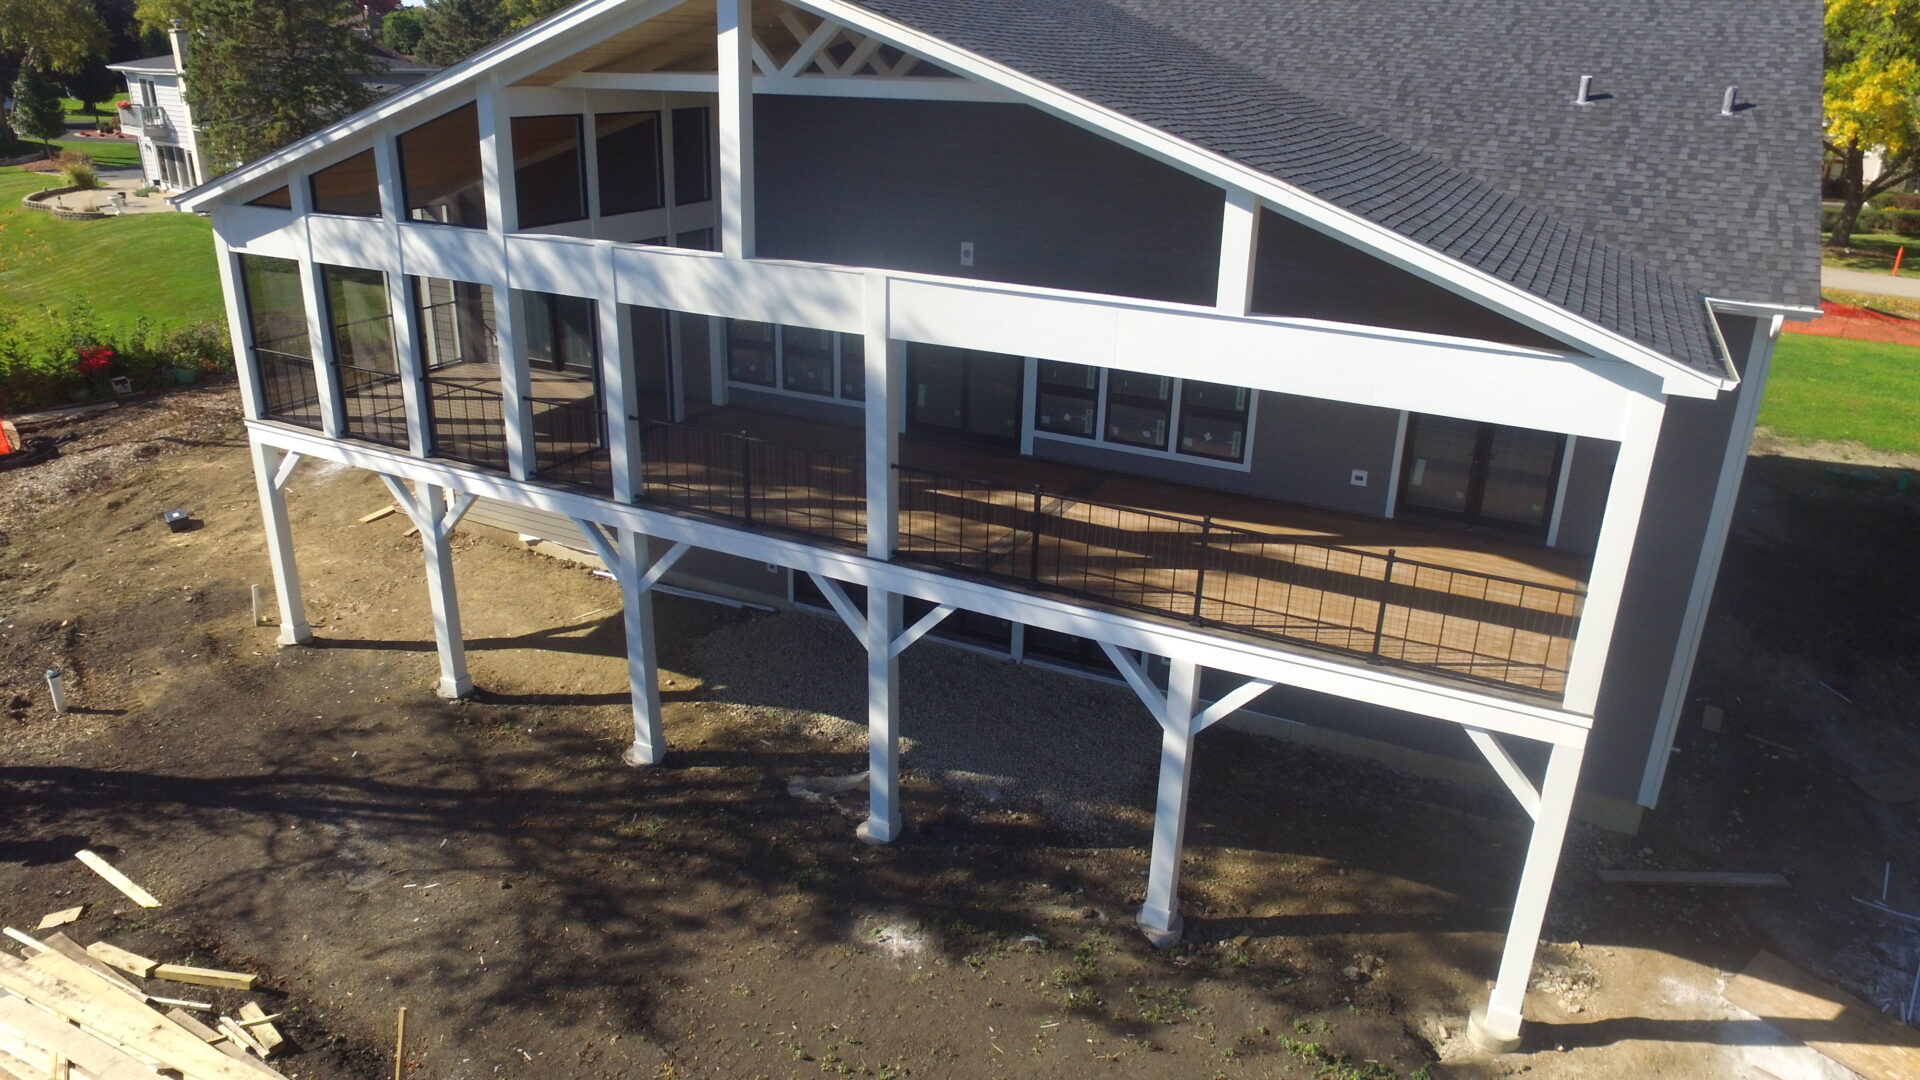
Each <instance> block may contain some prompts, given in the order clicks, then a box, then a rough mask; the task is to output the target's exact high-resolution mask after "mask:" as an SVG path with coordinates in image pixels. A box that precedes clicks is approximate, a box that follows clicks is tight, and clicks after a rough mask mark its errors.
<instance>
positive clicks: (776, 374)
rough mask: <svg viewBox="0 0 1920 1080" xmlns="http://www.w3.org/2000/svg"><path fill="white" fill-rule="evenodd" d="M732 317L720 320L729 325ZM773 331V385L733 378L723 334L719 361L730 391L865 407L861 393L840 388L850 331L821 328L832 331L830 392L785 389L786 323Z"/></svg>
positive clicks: (774, 327)
mask: <svg viewBox="0 0 1920 1080" xmlns="http://www.w3.org/2000/svg"><path fill="white" fill-rule="evenodd" d="M735 321H736V320H733V319H723V320H721V322H722V323H723V324H728V325H730V324H731V323H733V322H735ZM737 321H740V322H757V321H758V320H755V319H741V320H737ZM797 329H800V330H818V329H819V328H818V327H813V326H802V327H797ZM773 331H774V332H773V385H772V386H768V385H767V384H766V383H757V382H743V381H741V380H739V379H736V378H734V377H733V357H732V355H731V353H730V351H729V350H728V349H727V342H726V340H725V339H724V338H723V339H722V340H721V349H720V359H721V362H722V363H723V364H724V365H725V366H726V378H727V388H728V389H729V390H730V391H731V390H746V391H749V392H751V393H755V394H775V395H777V396H779V397H784V398H793V399H794V400H796V401H814V402H821V403H824V404H828V405H843V406H846V407H847V408H850V409H859V408H864V407H865V406H866V399H865V398H864V397H862V398H850V397H843V396H841V390H842V389H844V388H845V387H846V385H847V384H846V381H845V377H844V370H845V369H844V366H843V365H844V362H845V357H844V355H843V352H842V343H843V342H844V341H845V340H846V339H847V338H848V337H849V336H850V335H847V334H842V333H839V332H838V331H834V330H823V331H821V333H826V334H832V335H833V393H831V394H809V393H807V392H806V391H805V390H789V389H787V385H786V383H787V327H786V324H784V323H774V324H773Z"/></svg>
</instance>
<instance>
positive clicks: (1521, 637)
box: [637, 408, 1586, 696]
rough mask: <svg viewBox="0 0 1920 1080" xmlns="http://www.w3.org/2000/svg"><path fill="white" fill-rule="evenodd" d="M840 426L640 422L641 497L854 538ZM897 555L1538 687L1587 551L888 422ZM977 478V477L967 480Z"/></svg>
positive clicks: (857, 483)
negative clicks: (1062, 459)
mask: <svg viewBox="0 0 1920 1080" xmlns="http://www.w3.org/2000/svg"><path fill="white" fill-rule="evenodd" d="M860 440H861V432H860V430H859V429H857V428H850V427H841V426H837V425H831V424H820V423H810V422H807V421H802V420H798V419H795V418H793V417H789V416H781V415H773V414H768V413H761V412H754V411H750V410H745V409H739V408H716V409H709V410H708V411H706V412H704V413H700V414H697V415H695V416H693V417H692V418H690V420H689V421H688V422H687V423H684V424H668V423H659V422H652V423H647V424H644V425H642V435H641V458H642V462H643V465H642V476H643V484H642V491H640V492H638V493H637V494H638V496H639V497H640V498H641V499H642V500H643V501H646V502H650V503H654V504H657V505H662V506H668V507H673V508H677V509H681V510H687V511H692V512H695V513H699V514H702V515H710V516H714V517H719V518H725V519H730V520H735V521H740V522H746V523H751V524H752V525H754V526H756V527H759V528H766V529H775V530H782V531H788V532H793V533H798V534H804V535H807V536H810V537H814V538H819V539H823V540H826V541H829V542H833V543H838V544H845V545H849V546H859V545H863V544H864V543H865V541H866V498H865V485H866V468H865V458H864V456H863V454H862V446H861V442H860ZM900 460H901V464H900V466H899V469H898V476H899V491H900V496H899V497H900V518H899V522H898V525H899V556H898V557H899V558H902V559H905V560H910V561H914V562H920V563H924V564H926V565H928V566H931V567H936V568H939V569H941V570H946V571H952V572H959V573H962V574H966V575H970V576H978V577H983V578H988V579H992V580H994V581H996V582H1000V583H1005V584H1012V585H1016V586H1019V587H1023V588H1028V589H1032V590H1035V591H1038V592H1043V593H1059V594H1063V595H1068V596H1072V597H1075V598H1078V599H1081V600H1085V601H1090V602H1092V603H1095V604H1097V605H1101V606H1106V607H1112V608H1116V609H1121V610H1127V611H1136V612H1143V613H1148V614H1152V615H1157V616H1162V617H1166V618H1171V619H1177V620H1180V621H1182V622H1186V623H1190V624H1193V625H1199V626H1206V627H1210V628H1214V629H1219V630H1225V631H1229V632H1239V633H1246V634H1250V635H1254V636H1257V637H1262V638H1271V639H1277V640H1282V641H1287V642H1290V643H1295V644H1302V645H1308V646H1313V647H1316V648H1321V649H1326V650H1330V651H1334V652H1337V653H1341V654H1344V655H1348V656H1355V657H1361V658H1364V659H1366V660H1367V661H1368V662H1371V663H1379V664H1384V665H1391V666H1395V667H1403V668H1414V669H1421V670H1426V671H1430V672H1436V673H1441V674H1445V675H1449V676H1455V677H1461V678H1466V679H1471V680H1474V681H1476V682H1480V683H1486V684H1492V685H1496V686H1501V687H1506V688H1511V689H1517V690H1522V691H1527V692H1532V693H1538V694H1544V695H1548V696H1558V695H1559V694H1561V693H1562V692H1563V691H1564V690H1565V684H1566V672H1567V664H1568V659H1569V656H1570V653H1571V649H1572V640H1573V635H1574V631H1575V628H1576V627H1577V625H1578V621H1579V616H1580V610H1581V605H1582V602H1583V599H1584V595H1585V594H1584V589H1583V582H1584V575H1585V573H1586V567H1585V564H1584V561H1583V560H1581V559H1578V558H1575V557H1571V556H1567V555H1564V554H1561V553H1558V552H1553V551H1549V550H1546V549H1542V548H1539V547H1535V546H1532V545H1529V544H1525V543H1520V542H1503V541H1499V540H1493V539H1488V538H1485V537H1481V536H1476V535H1470V534H1467V533H1464V532H1456V531H1453V530H1448V529H1443V528H1436V527H1432V526H1422V525H1410V524H1406V523H1403V522H1394V521H1385V520H1377V519H1372V518H1364V517H1357V516H1352V515H1346V514H1340V513H1335V512H1331V511H1321V510H1314V509H1310V508H1305V507H1299V506H1293V505H1289V504H1284V503H1277V502H1270V501H1266V500H1260V499H1254V498H1249V497H1245V496H1238V495H1230V494H1225V493H1221V492H1214V491H1207V490H1203V489H1198V488H1192V487H1185V486H1182V485H1177V484H1171V483H1164V482H1160V481H1154V480H1145V479H1142V478H1139V477H1133V476H1126V475H1121V474H1115V473H1106V472H1102V471H1100V470H1096V469H1088V468H1082V467H1078V466H1072V465H1065V464H1059V463H1053V462H1046V461H1040V460H1036V459H1033V458H1029V457H1022V456H1020V455H1018V454H1015V453H1012V452H1010V451H1008V452H1001V451H994V450H991V449H985V448H974V447H964V446H957V445H954V444H950V443H944V442H941V443H930V442H921V441H918V440H914V439H904V440H902V443H901V449H900ZM983 478H989V479H983Z"/></svg>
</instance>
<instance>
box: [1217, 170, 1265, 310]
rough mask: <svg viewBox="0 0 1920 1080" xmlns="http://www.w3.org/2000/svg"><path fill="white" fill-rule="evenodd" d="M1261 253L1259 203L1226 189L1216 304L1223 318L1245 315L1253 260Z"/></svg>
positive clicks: (1250, 299)
mask: <svg viewBox="0 0 1920 1080" xmlns="http://www.w3.org/2000/svg"><path fill="white" fill-rule="evenodd" d="M1259 250H1260V200H1259V199H1258V198H1255V197H1254V195H1253V193H1252V192H1250V191H1242V190H1240V189H1239V188H1228V189H1227V197H1226V205H1225V208H1224V212H1223V214H1222V217H1221V222H1220V281H1219V293H1218V299H1217V300H1216V305H1217V306H1218V307H1219V308H1220V312H1221V314H1223V315H1245V314H1247V311H1248V309H1249V308H1250V307H1251V306H1252V304H1253V267H1254V259H1255V258H1256V257H1257V256H1258V254H1259Z"/></svg>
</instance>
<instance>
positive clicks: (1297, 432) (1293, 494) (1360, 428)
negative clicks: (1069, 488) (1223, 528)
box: [1033, 393, 1400, 517]
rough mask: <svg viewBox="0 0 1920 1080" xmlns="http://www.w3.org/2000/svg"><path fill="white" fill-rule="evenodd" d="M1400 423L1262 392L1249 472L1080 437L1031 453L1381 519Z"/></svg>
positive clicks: (1362, 408) (1354, 408)
mask: <svg viewBox="0 0 1920 1080" xmlns="http://www.w3.org/2000/svg"><path fill="white" fill-rule="evenodd" d="M1399 420H1400V414H1399V413H1397V412H1395V411H1394V410H1392V409H1380V408H1374V407H1372V406H1369V405H1347V404H1343V403H1341V402H1337V401H1320V400H1316V399H1313V398H1305V397H1297V396H1295V395H1292V394H1275V393H1264V394H1261V395H1260V396H1259V398H1258V404H1257V406H1256V411H1255V418H1254V426H1253V454H1252V459H1251V460H1252V463H1253V468H1252V469H1250V470H1249V471H1247V472H1240V471H1237V470H1234V469H1223V468H1219V467H1217V466H1210V465H1201V464H1194V463H1189V462H1185V461H1180V460H1177V459H1171V458H1160V457H1149V456H1146V455H1143V454H1130V453H1127V452H1125V451H1120V450H1113V449H1109V448H1106V447H1103V446H1102V445H1100V444H1099V443H1094V442H1081V441H1078V440H1063V439H1047V438H1036V439H1034V440H1033V456H1034V457H1037V458H1044V459H1046V460H1049V461H1064V462H1069V463H1072V464H1075V465H1084V466H1086V467H1088V468H1098V469H1111V470H1113V471H1114V472H1120V473H1127V474H1130V475H1134V476H1147V477H1152V478H1154V479H1156V480H1167V481H1172V482H1175V483H1181V484H1192V485H1194V486H1196V487H1207V488H1214V489H1217V490H1220V491H1235V492H1241V493H1244V494H1247V495H1253V496H1257V497H1259V498H1262V499H1278V500H1280V501H1282V502H1292V503H1303V504H1306V505H1309V506H1324V507H1328V508H1330V509H1334V510H1345V511H1349V512H1352V513H1356V514H1371V515H1373V516H1375V517H1378V516H1380V515H1382V514H1384V513H1386V506H1387V474H1388V472H1389V471H1390V470H1391V469H1392V467H1393V450H1394V446H1393V437H1394V433H1395V432H1396V431H1397V430H1398V425H1399ZM1354 469H1365V470H1367V474H1368V476H1367V486H1366V487H1354V486H1353V485H1352V484H1350V483H1349V482H1348V481H1349V478H1350V475H1351V473H1352V470H1354Z"/></svg>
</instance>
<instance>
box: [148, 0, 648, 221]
mask: <svg viewBox="0 0 1920 1080" xmlns="http://www.w3.org/2000/svg"><path fill="white" fill-rule="evenodd" d="M682 2H683V0H645V2H640V3H635V2H634V0H587V2H586V3H583V4H578V5H576V6H574V7H571V8H568V9H566V10H563V11H561V12H559V13H558V14H556V15H553V16H551V17H550V18H548V19H546V20H544V21H541V22H538V23H535V24H534V25H532V26H530V27H528V28H527V29H525V30H523V31H521V32H520V33H519V34H516V35H514V36H513V37H510V38H507V39H506V40H504V41H500V42H497V43H495V44H494V45H492V46H489V47H488V48H485V49H482V50H480V51H479V52H477V53H474V54H473V55H472V56H469V57H467V58H466V59H465V60H462V61H460V62H459V63H457V64H455V65H453V66H452V67H449V68H445V69H443V70H442V71H441V72H440V73H439V74H437V75H435V76H433V77H432V78H428V79H423V80H421V81H420V82H417V83H415V84H413V85H412V86H410V87H408V88H407V89H405V90H402V91H401V92H400V93H398V94H395V95H393V96H392V97H388V98H383V99H382V100H380V101H377V102H375V103H374V104H372V105H370V106H368V107H367V108H365V109H362V110H360V111H359V112H357V113H354V114H353V115H351V116H348V117H346V118H345V119H342V120H340V121H338V122H337V123H334V124H332V125H331V126H329V127H325V128H322V129H320V130H319V131H316V132H314V133H313V134H312V135H309V136H307V137H306V138H304V139H301V140H299V141H298V142H294V143H289V144H288V145H287V146H284V147H282V148H281V149H279V150H276V151H274V152H273V153H271V154H268V155H266V156H265V157H262V158H258V159H256V160H254V161H252V162H250V163H248V164H245V165H242V166H240V167H239V168H237V169H235V170H233V171H232V172H229V173H227V174H225V175H223V176H217V177H215V178H214V179H212V180H209V181H208V182H206V183H204V184H201V185H200V186H199V187H197V188H193V189H192V190H190V191H185V192H182V193H181V194H179V195H175V196H174V197H172V198H171V199H168V200H167V201H168V202H169V203H172V204H173V205H174V206H175V207H177V208H179V209H181V210H198V209H201V208H202V207H203V206H204V205H205V204H206V203H207V202H208V201H210V200H213V199H217V198H220V197H222V196H224V195H227V194H229V193H231V192H233V191H234V190H236V189H238V188H242V187H244V186H246V185H250V184H253V183H255V182H259V181H262V180H263V179H264V178H265V177H266V176H267V174H270V173H274V172H276V171H278V170H279V169H281V168H283V167H285V166H288V165H292V164H294V163H295V162H298V161H301V160H303V159H304V158H306V156H307V155H308V154H311V153H313V152H315V151H318V150H321V149H323V148H326V147H329V146H333V145H335V144H337V143H340V142H341V141H343V140H345V139H347V138H350V137H352V136H354V135H357V134H359V133H361V132H362V131H365V130H367V129H368V128H371V127H374V126H376V125H378V124H380V123H382V122H383V121H386V120H389V119H391V118H393V117H395V116H399V115H402V114H404V113H406V112H408V111H410V110H412V109H414V108H415V107H417V106H420V105H422V104H423V103H425V102H427V101H428V100H430V99H432V98H436V97H439V96H441V95H442V94H444V93H446V92H447V91H450V90H453V89H456V88H459V87H461V86H464V85H466V84H467V83H469V82H473V81H476V80H477V79H478V78H479V77H480V76H482V75H485V74H488V73H490V72H492V71H494V70H495V69H497V68H499V67H501V66H502V65H504V64H507V63H509V62H511V61H514V60H519V59H524V58H526V57H527V56H528V55H529V54H532V53H535V52H536V51H537V50H539V49H541V48H542V47H543V46H545V45H548V44H550V43H552V42H554V41H557V40H559V39H560V38H562V37H564V36H566V35H568V34H571V33H573V32H575V31H577V30H582V29H585V28H588V27H590V26H592V24H593V23H594V22H595V21H596V20H598V19H600V18H602V17H603V16H605V17H609V18H610V21H609V24H608V25H607V26H605V27H601V28H599V32H600V33H601V35H602V36H603V37H604V36H607V35H611V34H615V33H618V32H620V31H621V30H624V29H626V28H628V27H630V26H633V25H636V24H638V23H641V22H644V21H646V20H647V19H651V18H653V17H654V16H655V15H658V14H660V13H661V12H663V11H668V10H671V9H672V8H675V7H678V6H680V4H681V3H682ZM623 9H624V10H623Z"/></svg>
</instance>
